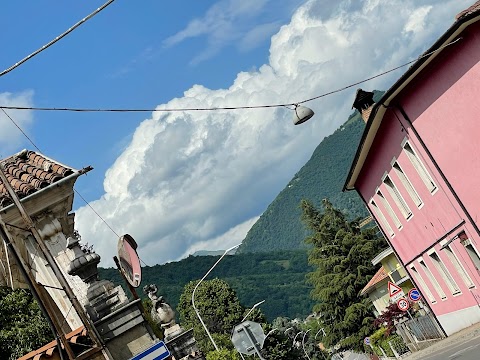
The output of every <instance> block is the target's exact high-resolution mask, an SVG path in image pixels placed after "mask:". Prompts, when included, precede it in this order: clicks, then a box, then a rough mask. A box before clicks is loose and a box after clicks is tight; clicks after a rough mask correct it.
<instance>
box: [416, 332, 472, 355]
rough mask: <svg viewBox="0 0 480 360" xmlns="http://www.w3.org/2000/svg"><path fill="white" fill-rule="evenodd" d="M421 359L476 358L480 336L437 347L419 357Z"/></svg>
mask: <svg viewBox="0 0 480 360" xmlns="http://www.w3.org/2000/svg"><path fill="white" fill-rule="evenodd" d="M421 359H422V360H478V359H480V336H477V337H475V338H473V339H469V340H465V341H459V342H458V343H456V344H454V345H450V346H446V347H444V348H441V349H438V350H436V351H435V352H432V353H430V354H428V355H427V354H425V355H424V356H422V357H421Z"/></svg>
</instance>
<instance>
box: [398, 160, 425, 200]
mask: <svg viewBox="0 0 480 360" xmlns="http://www.w3.org/2000/svg"><path fill="white" fill-rule="evenodd" d="M391 165H392V169H393V171H394V173H395V174H396V175H397V177H398V178H399V179H400V182H401V183H402V185H403V187H404V188H405V190H407V193H408V195H410V198H411V199H412V201H413V202H414V204H415V205H416V206H417V208H419V209H420V208H422V207H423V201H422V199H421V198H420V195H418V193H417V190H415V188H414V187H413V184H412V182H411V181H410V179H409V178H408V176H407V174H405V171H403V169H402V167H401V166H400V164H399V162H398V161H397V159H396V158H393V160H392V162H391ZM390 179H391V177H390Z"/></svg>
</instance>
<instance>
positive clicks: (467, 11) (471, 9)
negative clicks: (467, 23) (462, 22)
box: [455, 0, 480, 20]
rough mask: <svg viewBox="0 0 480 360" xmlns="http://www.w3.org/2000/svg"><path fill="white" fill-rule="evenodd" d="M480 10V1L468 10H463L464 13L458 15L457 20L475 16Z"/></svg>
mask: <svg viewBox="0 0 480 360" xmlns="http://www.w3.org/2000/svg"><path fill="white" fill-rule="evenodd" d="M479 10H480V0H479V1H477V2H476V3H475V4H473V5H472V6H470V7H468V8H467V9H465V10H463V11H462V12H460V13H458V14H457V16H455V19H457V20H458V19H460V18H461V17H463V16H467V15H470V14H473V13H475V12H477V11H479Z"/></svg>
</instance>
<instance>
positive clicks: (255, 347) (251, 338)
mask: <svg viewBox="0 0 480 360" xmlns="http://www.w3.org/2000/svg"><path fill="white" fill-rule="evenodd" d="M240 326H241V327H242V329H243V331H245V333H246V334H247V337H248V340H250V343H251V344H252V346H253V349H254V350H255V352H256V353H257V355H258V357H259V358H260V360H265V359H264V358H263V356H262V354H261V353H260V350H261V349H259V348H258V346H257V342H256V340H255V338H254V337H253V336H252V334H250V330H248V327H247V326H245V325H243V324H240Z"/></svg>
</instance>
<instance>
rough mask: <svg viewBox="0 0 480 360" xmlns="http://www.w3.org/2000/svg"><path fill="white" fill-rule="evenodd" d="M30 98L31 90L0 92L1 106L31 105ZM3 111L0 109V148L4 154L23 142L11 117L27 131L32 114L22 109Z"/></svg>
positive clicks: (23, 139) (21, 135)
mask: <svg viewBox="0 0 480 360" xmlns="http://www.w3.org/2000/svg"><path fill="white" fill-rule="evenodd" d="M32 99H33V91H23V92H20V93H15V94H13V93H9V92H4V93H0V104H2V105H3V106H19V107H28V106H32V105H33V101H32ZM4 111H5V112H4ZM4 111H2V110H0V150H1V151H2V153H4V156H5V155H7V154H8V153H10V152H11V151H13V150H14V149H17V148H18V146H20V145H21V144H22V143H24V142H25V138H24V136H23V134H22V133H21V132H20V131H19V130H18V128H17V126H15V124H14V123H13V122H12V120H11V119H13V121H15V123H16V124H17V125H18V127H20V128H21V129H23V130H24V131H27V129H28V128H29V127H30V125H31V124H32V122H33V114H32V112H31V111H24V110H4ZM9 117H10V118H11V119H10V118H9Z"/></svg>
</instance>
